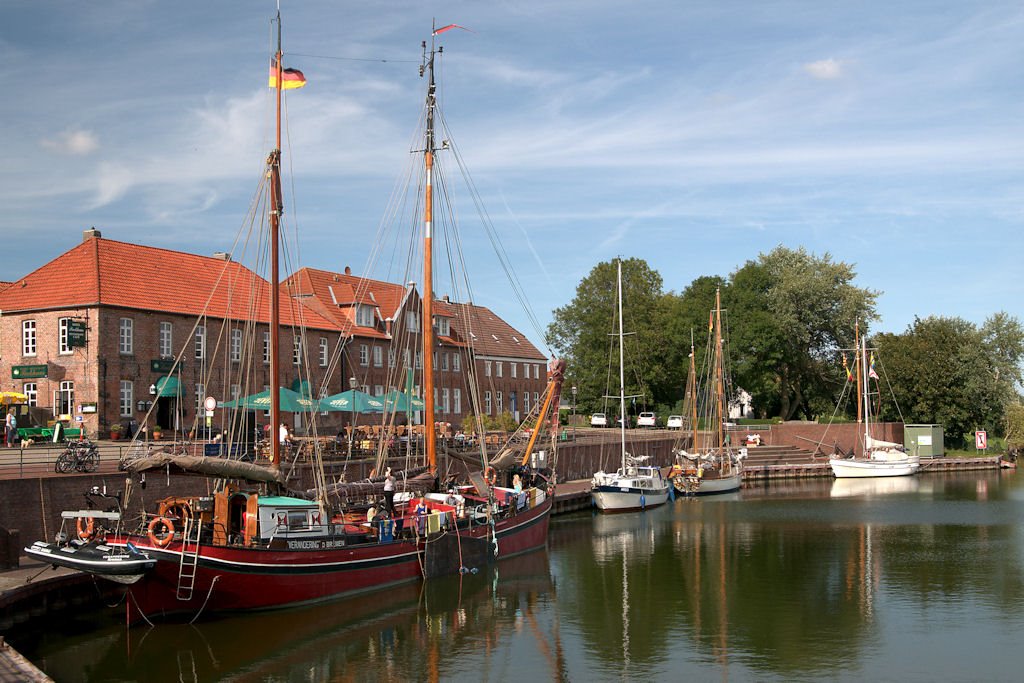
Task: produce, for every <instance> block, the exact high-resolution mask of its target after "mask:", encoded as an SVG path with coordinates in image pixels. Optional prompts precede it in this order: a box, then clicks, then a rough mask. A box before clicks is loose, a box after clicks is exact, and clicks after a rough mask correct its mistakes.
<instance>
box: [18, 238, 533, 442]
mask: <svg viewBox="0 0 1024 683" xmlns="http://www.w3.org/2000/svg"><path fill="white" fill-rule="evenodd" d="M269 287H270V285H269V283H268V282H266V281H265V280H263V279H262V278H260V277H259V276H257V275H256V274H255V273H253V272H252V271H250V270H248V269H247V268H245V267H244V266H242V265H240V264H237V263H234V262H232V261H231V260H230V259H229V258H228V257H226V256H224V255H217V256H198V255H194V254H187V253H184V252H177V251H171V250H167V249H159V248H155V247H147V246H143V245H134V244H128V243H125V242H118V241H115V240H110V239H105V238H103V237H102V236H101V235H100V233H99V231H96V230H86V231H85V233H84V235H83V241H82V243H81V244H79V245H78V246H76V247H74V248H73V249H71V250H69V251H67V252H65V253H64V254H62V255H61V256H58V257H57V258H56V259H54V260H53V261H51V262H49V263H47V264H45V265H43V266H42V267H40V268H38V269H37V270H35V271H33V272H32V273H29V274H28V275H26V276H24V277H22V278H21V279H19V280H16V281H14V282H12V283H10V284H8V285H7V286H5V287H3V289H2V290H0V377H2V378H3V384H4V389H9V390H13V391H18V392H22V393H24V394H26V395H27V396H28V399H29V402H30V404H32V405H35V406H40V407H45V408H48V409H49V411H50V412H51V413H52V415H53V417H54V419H60V420H62V421H64V422H65V423H67V424H68V425H69V426H80V427H83V428H84V429H85V430H86V433H88V434H92V435H95V434H99V435H100V436H105V435H106V433H107V432H108V431H109V428H110V426H111V425H113V424H121V425H123V426H126V427H129V426H133V425H134V426H143V425H145V426H147V427H148V428H149V429H153V428H154V427H156V426H157V425H159V426H161V427H162V428H164V429H172V428H173V429H177V430H180V431H181V432H183V433H188V432H192V431H202V429H203V427H204V426H205V425H208V424H210V423H214V424H215V423H216V420H217V419H219V418H220V417H221V412H222V411H220V410H217V411H215V415H214V416H213V417H212V418H210V419H209V420H208V419H207V418H208V416H207V412H206V409H205V406H204V403H205V401H206V399H207V397H212V398H214V399H215V400H216V401H217V402H218V403H223V402H226V401H231V400H233V399H235V398H238V397H240V396H247V395H250V394H254V393H258V392H261V391H264V390H267V389H269V371H270V356H269V354H270V338H269V324H268V315H267V314H266V310H267V309H268V304H269V298H270V297H269V292H270V290H269ZM281 299H282V302H284V303H283V305H282V312H281V326H280V328H279V342H280V359H279V363H280V368H281V372H280V376H281V383H282V385H283V386H286V387H291V388H293V389H296V390H298V391H300V393H305V394H307V395H308V396H309V397H311V398H314V399H315V398H319V397H322V396H328V395H331V394H335V393H338V392H341V391H345V390H347V389H349V388H353V387H356V388H359V389H361V390H363V391H365V392H367V393H370V394H373V395H382V394H384V393H386V392H387V391H390V390H393V389H398V390H409V389H411V391H412V393H413V394H414V395H420V394H421V391H420V387H421V384H422V366H423V363H422V360H423V359H422V354H423V350H422V344H421V342H420V339H421V332H420V329H419V321H420V318H419V314H420V313H419V312H420V303H421V302H420V298H419V293H418V292H417V290H416V287H415V285H414V284H413V283H408V284H406V285H396V284H393V283H387V282H381V281H378V280H372V279H367V278H360V277H357V276H354V275H352V274H351V272H350V271H349V270H348V269H346V272H345V273H332V272H328V271H321V270H313V269H306V268H304V269H301V270H299V271H297V272H296V273H294V274H293V275H292V276H290V277H289V278H288V279H287V280H286V281H285V282H283V283H282V284H281ZM435 309H436V314H435V331H436V350H435V351H434V368H435V383H436V393H435V406H436V409H435V410H436V417H437V420H438V421H441V422H450V423H453V424H461V421H462V419H463V417H464V416H465V415H467V414H468V413H470V412H474V411H475V408H474V403H473V401H474V400H475V399H474V397H473V394H471V392H470V391H469V389H468V387H469V386H470V382H471V380H472V378H473V377H474V375H475V378H476V379H477V380H478V383H479V384H480V385H481V391H480V394H479V402H480V406H479V412H482V413H484V414H489V415H497V414H499V413H502V412H506V411H507V412H510V413H512V414H513V415H525V414H526V412H528V411H529V409H530V408H531V407H532V406H533V405H535V404H536V401H537V400H538V397H539V396H540V394H541V393H542V392H543V390H544V385H545V383H546V367H545V364H546V358H545V357H544V355H543V354H541V353H540V352H539V351H538V350H537V349H536V347H534V346H533V345H532V344H530V343H529V342H528V341H527V340H526V339H525V338H524V337H523V336H522V335H521V334H520V333H518V332H517V331H516V330H514V329H513V328H512V327H511V326H509V325H507V323H504V321H502V320H501V319H500V318H498V317H497V316H496V315H494V314H493V312H491V311H490V310H488V309H485V308H482V307H477V306H472V305H463V304H456V303H452V302H450V301H444V300H442V301H438V302H437V304H436V306H435ZM354 417H355V416H348V419H352V418H354ZM412 417H413V419H414V420H415V419H416V416H412ZM265 418H266V415H265V414H262V413H260V414H257V415H256V416H255V421H256V422H257V423H259V422H260V421H261V420H263V419H265ZM292 419H293V420H294V426H295V427H296V428H299V429H301V428H302V427H303V426H304V424H303V422H304V419H305V418H304V417H303V416H302V415H300V414H295V415H294V416H293V418H292ZM321 419H323V420H325V421H326V423H327V424H328V425H340V424H341V423H343V422H347V421H348V419H346V416H345V415H344V414H341V415H338V414H325V415H322V416H321ZM364 421H365V420H364Z"/></svg>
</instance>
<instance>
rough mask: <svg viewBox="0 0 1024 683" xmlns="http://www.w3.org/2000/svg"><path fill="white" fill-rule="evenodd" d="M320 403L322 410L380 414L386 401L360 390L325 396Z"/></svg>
mask: <svg viewBox="0 0 1024 683" xmlns="http://www.w3.org/2000/svg"><path fill="white" fill-rule="evenodd" d="M318 403H319V408H320V410H329V411H333V412H346V413H379V412H381V411H383V410H384V401H382V400H381V399H379V398H374V397H373V396H370V395H369V394H367V393H366V392H364V391H359V390H358V389H349V390H348V391H343V392H341V393H340V394H333V395H331V396H325V397H324V398H322V399H320V401H319V402H318Z"/></svg>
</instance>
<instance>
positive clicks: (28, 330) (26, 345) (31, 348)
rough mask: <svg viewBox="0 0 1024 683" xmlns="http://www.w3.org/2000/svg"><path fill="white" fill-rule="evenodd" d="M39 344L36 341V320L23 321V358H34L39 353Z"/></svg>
mask: <svg viewBox="0 0 1024 683" xmlns="http://www.w3.org/2000/svg"><path fill="white" fill-rule="evenodd" d="M38 348H39V347H38V344H37V340H36V321H35V320H22V321H21V355H23V356H34V355H36V352H37V351H38Z"/></svg>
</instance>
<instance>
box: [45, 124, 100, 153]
mask: <svg viewBox="0 0 1024 683" xmlns="http://www.w3.org/2000/svg"><path fill="white" fill-rule="evenodd" d="M41 144H42V145H43V147H45V148H46V149H49V150H52V151H54V152H57V153H58V154H72V155H75V156H83V155H86V154H90V153H92V152H95V151H96V150H97V149H99V148H100V143H99V140H98V139H97V138H96V134H95V133H93V132H92V131H88V130H78V129H76V128H68V129H66V130H64V131H61V132H60V133H59V134H58V135H57V137H55V138H47V139H44V140H42V141H41Z"/></svg>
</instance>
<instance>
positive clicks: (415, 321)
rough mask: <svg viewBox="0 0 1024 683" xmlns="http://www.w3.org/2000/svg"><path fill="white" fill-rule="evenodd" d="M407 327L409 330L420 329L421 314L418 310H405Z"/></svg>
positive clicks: (416, 330)
mask: <svg viewBox="0 0 1024 683" xmlns="http://www.w3.org/2000/svg"><path fill="white" fill-rule="evenodd" d="M405 329H406V330H408V331H409V332H419V331H420V314H419V313H417V312H416V311H406V312H405Z"/></svg>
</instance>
